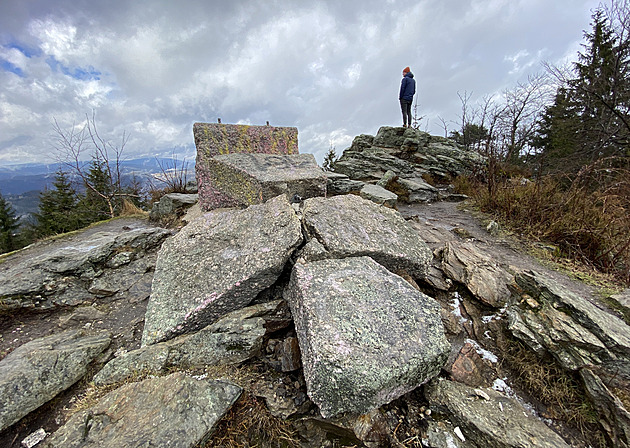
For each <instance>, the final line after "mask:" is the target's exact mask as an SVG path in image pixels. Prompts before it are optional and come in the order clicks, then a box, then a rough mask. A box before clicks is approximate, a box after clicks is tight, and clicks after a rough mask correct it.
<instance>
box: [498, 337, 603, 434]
mask: <svg viewBox="0 0 630 448" xmlns="http://www.w3.org/2000/svg"><path fill="white" fill-rule="evenodd" d="M503 359H504V362H505V363H507V366H508V367H509V369H510V370H512V371H514V372H515V374H516V378H517V379H518V382H520V383H521V385H522V386H523V388H524V389H525V390H526V391H527V392H528V393H529V394H530V395H531V396H532V397H536V399H537V400H539V401H540V402H541V403H542V404H543V405H544V406H545V407H546V411H545V416H546V417H548V418H552V419H556V420H561V421H564V422H566V423H568V424H569V425H571V426H573V427H575V428H576V429H578V430H579V431H580V433H581V434H582V436H583V437H584V438H585V439H586V440H588V441H589V442H590V443H591V444H592V446H598V445H600V446H605V445H601V444H600V442H599V441H600V440H603V439H604V436H603V433H601V431H600V429H599V427H598V423H599V416H598V414H597V411H596V410H595V408H594V407H593V405H592V403H591V402H590V401H589V400H588V399H587V397H586V393H585V391H584V389H583V386H582V385H581V383H580V381H578V380H576V379H575V378H574V377H573V376H572V375H570V374H569V373H568V372H566V371H565V370H563V369H562V368H561V367H560V366H559V365H558V364H557V363H556V362H555V361H554V360H552V359H541V358H540V357H538V356H537V355H536V354H535V353H533V352H532V351H531V350H529V349H528V348H526V347H525V346H524V345H523V344H522V343H520V342H518V341H510V342H509V345H508V349H507V351H505V352H504V353H503Z"/></svg>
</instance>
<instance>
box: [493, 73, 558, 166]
mask: <svg viewBox="0 0 630 448" xmlns="http://www.w3.org/2000/svg"><path fill="white" fill-rule="evenodd" d="M548 87H549V81H548V77H547V76H546V75H545V74H536V75H530V76H529V77H528V78H527V82H519V83H518V84H517V85H516V87H514V88H513V89H508V90H505V91H504V92H503V98H504V103H505V107H504V108H503V109H502V111H501V117H500V120H499V125H500V126H501V130H500V132H501V133H502V135H501V137H502V139H503V141H504V147H505V148H504V150H505V153H504V155H503V158H504V159H505V160H514V159H516V158H517V157H518V156H519V155H520V154H521V151H523V150H524V149H525V147H526V146H527V145H528V143H529V141H530V140H531V137H532V136H533V134H534V130H535V127H536V120H537V119H538V117H539V116H540V114H541V113H542V112H543V111H544V107H545V105H546V104H548V102H549V100H550V98H551V90H550V89H549V88H548Z"/></svg>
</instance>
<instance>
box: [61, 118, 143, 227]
mask: <svg viewBox="0 0 630 448" xmlns="http://www.w3.org/2000/svg"><path fill="white" fill-rule="evenodd" d="M85 118H86V120H85V123H84V124H83V125H76V124H74V123H73V125H72V126H71V127H70V128H69V129H67V130H65V129H63V128H62V127H61V126H60V125H59V122H58V121H57V119H56V118H55V119H54V123H53V131H54V133H55V138H54V143H53V147H54V148H55V150H56V151H57V156H58V157H57V158H58V160H59V162H60V163H62V164H63V165H64V166H66V167H67V168H68V169H69V170H70V172H71V173H73V174H74V175H76V176H78V177H79V178H80V179H81V182H82V183H83V185H85V187H86V189H88V190H90V191H91V192H93V193H94V194H95V195H96V196H98V197H100V198H101V199H103V201H105V203H106V204H107V206H108V208H109V216H110V217H112V218H113V217H114V216H115V214H116V212H115V202H116V200H117V199H120V198H121V197H123V196H137V195H133V194H130V193H125V192H123V185H122V175H121V164H122V155H123V152H124V150H125V145H126V144H127V141H128V139H129V137H128V135H127V133H126V132H123V134H122V137H121V141H120V143H118V144H113V143H111V142H110V141H108V140H105V139H104V138H103V137H102V136H101V134H100V133H99V132H98V128H97V126H96V117H95V112H94V111H93V112H92V116H91V117H90V116H89V115H88V114H86V115H85ZM88 156H89V157H90V158H91V159H92V162H93V163H98V164H99V166H101V167H102V168H103V170H104V171H105V173H106V177H107V183H108V188H102V187H101V186H99V185H98V184H97V183H95V182H94V181H93V179H92V178H91V176H90V167H91V166H92V164H90V163H89V162H86V158H87V157H88Z"/></svg>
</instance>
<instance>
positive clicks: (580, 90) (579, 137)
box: [533, 8, 630, 173]
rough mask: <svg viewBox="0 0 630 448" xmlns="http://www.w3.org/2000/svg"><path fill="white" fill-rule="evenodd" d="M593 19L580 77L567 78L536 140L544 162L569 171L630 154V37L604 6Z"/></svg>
mask: <svg viewBox="0 0 630 448" xmlns="http://www.w3.org/2000/svg"><path fill="white" fill-rule="evenodd" d="M592 18H593V20H592V23H591V25H592V30H591V32H585V33H584V38H585V43H584V44H583V51H581V52H580V53H579V54H578V60H577V62H575V63H574V74H575V76H574V77H573V78H571V79H565V82H564V85H563V86H562V87H561V88H560V89H559V90H558V92H557V94H556V97H555V101H554V103H553V104H552V105H551V106H548V107H547V109H546V112H545V114H544V116H543V117H542V119H541V120H540V121H539V122H538V129H537V133H536V134H537V135H536V137H535V138H534V141H533V144H534V146H536V147H538V148H541V149H542V153H541V155H540V156H541V157H542V159H543V160H544V162H545V163H544V165H546V166H547V168H549V169H554V168H556V169H559V170H561V171H563V172H565V173H577V172H578V171H579V169H580V168H581V167H582V166H584V165H585V164H589V163H592V162H593V161H595V160H597V159H600V158H602V157H608V156H626V157H627V156H630V40H629V39H628V37H627V35H626V34H624V33H618V32H616V31H615V29H614V27H613V26H612V25H611V23H610V19H609V17H607V16H606V12H605V10H604V9H602V8H600V9H598V10H597V11H595V13H594V14H593V16H592Z"/></svg>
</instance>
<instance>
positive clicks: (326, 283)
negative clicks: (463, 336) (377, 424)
mask: <svg viewBox="0 0 630 448" xmlns="http://www.w3.org/2000/svg"><path fill="white" fill-rule="evenodd" d="M285 294H286V298H287V299H288V301H289V304H290V306H291V311H292V314H293V318H294V321H295V327H296V331H297V335H298V339H299V342H300V349H301V352H302V363H303V366H304V375H305V379H306V383H307V390H308V394H309V396H310V397H311V399H312V400H313V402H315V403H316V404H317V405H318V406H319V408H320V411H321V413H322V415H323V416H324V417H330V416H334V415H337V414H340V413H345V412H348V413H352V414H363V413H365V412H367V411H369V410H371V409H374V408H377V407H379V406H381V405H383V404H385V403H388V402H390V401H391V400H394V399H396V398H398V397H399V396H401V395H403V394H405V393H406V392H409V391H410V390H413V389H415V388H416V387H417V386H419V385H420V384H422V383H424V382H426V381H428V380H429V379H430V378H432V377H433V376H435V375H437V374H438V373H439V371H440V368H441V367H442V366H443V365H444V362H445V361H446V358H447V356H448V353H449V350H450V345H449V343H448V341H447V340H446V338H445V336H444V329H443V327H442V321H441V319H440V306H439V305H438V304H437V302H436V301H435V300H433V299H431V298H430V297H428V296H426V295H424V294H422V293H420V292H419V291H417V290H415V289H414V288H413V287H411V286H410V285H409V283H407V282H406V281H405V280H403V279H402V278H401V277H399V276H397V275H394V274H392V273H391V272H389V271H387V270H386V269H385V268H383V267H382V266H380V265H379V264H377V263H376V262H374V261H373V260H372V259H370V258H368V257H358V258H346V259H343V260H322V261H316V262H312V263H306V264H302V263H297V264H296V265H295V267H294V269H293V273H292V275H291V281H290V283H289V286H288V289H287V290H286V291H285Z"/></svg>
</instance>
